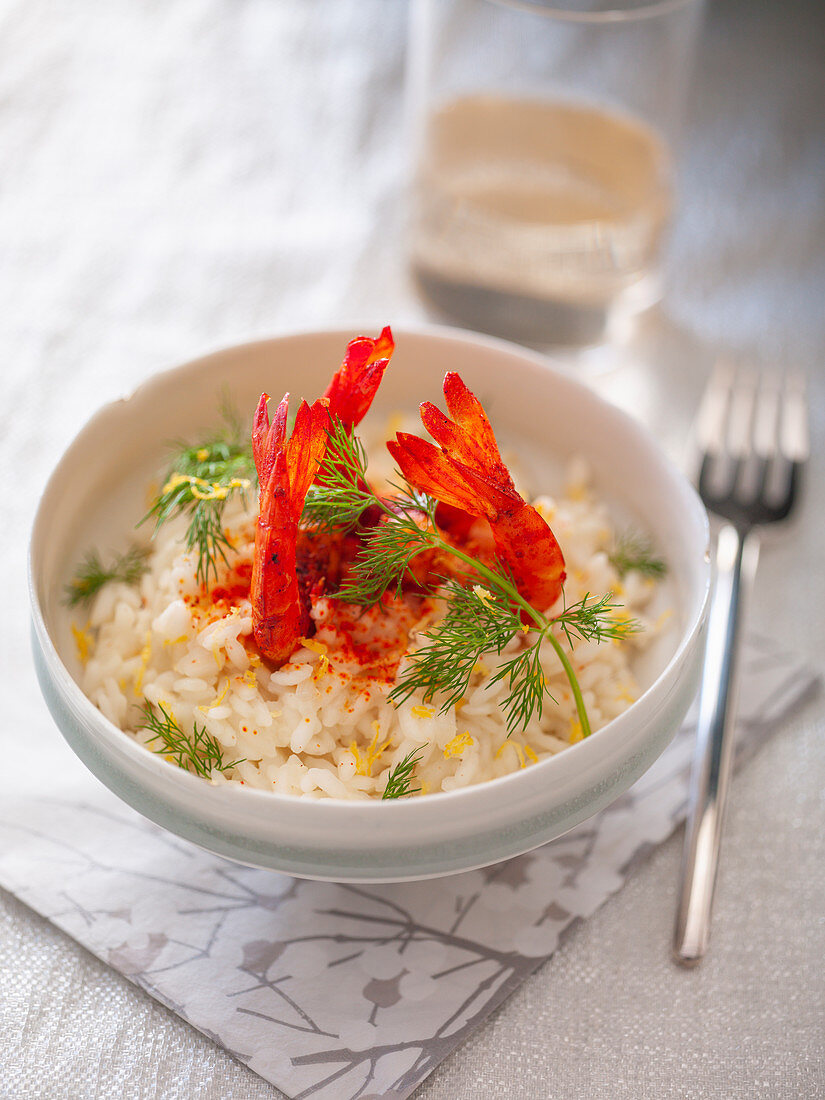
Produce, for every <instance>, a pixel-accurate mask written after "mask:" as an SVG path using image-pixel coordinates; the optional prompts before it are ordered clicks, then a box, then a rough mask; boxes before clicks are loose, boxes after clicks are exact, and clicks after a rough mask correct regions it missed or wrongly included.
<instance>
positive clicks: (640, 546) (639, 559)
mask: <svg viewBox="0 0 825 1100" xmlns="http://www.w3.org/2000/svg"><path fill="white" fill-rule="evenodd" d="M608 559H609V561H610V564H611V565H612V566H613V568H614V569H615V570H616V572H617V573H618V574H619V576H620V577H623V576H624V575H625V574H626V573H630V572H631V571H634V572H636V573H641V574H642V576H643V577H651V578H653V579H654V580H659V579H660V578H662V577H664V576H665V574H666V573H667V564H666V563H665V562H664V561H663V560H662V559H661V558H658V557H656V555H655V553H654V550H653V544H652V543H651V541H650V539H648V538H647V537H646V536H644V535H640V534H637V533H636V532H634V531H625V532H623V533H622V534H621V535H619V537H618V538H617V539H616V544H615V546H614V547H613V549H612V550H611V552H610V554H609V555H608Z"/></svg>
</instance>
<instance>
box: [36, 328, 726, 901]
mask: <svg viewBox="0 0 825 1100" xmlns="http://www.w3.org/2000/svg"><path fill="white" fill-rule="evenodd" d="M354 333H355V330H350V331H348V332H340V331H337V332H316V333H306V334H301V335H296V336H287V337H282V338H278V339H274V340H267V341H262V342H260V343H255V344H248V345H245V346H243V347H238V348H230V349H228V350H226V351H220V352H217V353H216V354H214V355H210V356H207V357H206V358H204V359H199V360H197V361H195V362H193V363H188V364H186V365H185V366H182V367H178V368H176V369H174V370H170V371H167V372H165V373H163V374H160V375H158V376H156V377H155V378H152V379H151V380H150V381H148V382H146V383H145V384H144V385H142V386H141V387H140V388H139V389H138V390H137V391H136V392H135V393H134V394H132V396H131V397H128V398H126V399H125V400H121V401H116V402H114V403H112V404H110V405H107V406H106V407H105V408H103V409H101V410H100V412H98V413H97V414H96V415H95V416H93V417H92V419H91V420H90V421H89V423H88V424H87V425H86V427H85V428H84V429H83V430H82V431H81V432H80V434H79V435H78V437H77V438H76V439H75V441H74V443H72V445H71V446H70V447H69V449H68V451H67V452H66V454H65V455H64V456H63V458H62V459H61V461H60V463H59V465H58V466H57V469H56V470H55V471H54V473H53V474H52V477H51V479H50V481H49V483H48V485H47V487H46V490H45V492H44V494H43V499H42V500H41V503H40V507H39V510H38V513H37V518H36V521H35V525H34V531H33V535H32V545H31V557H30V584H31V599H32V619H33V641H34V656H35V662H36V666H37V672H38V676H39V679H40V684H41V687H42V690H43V693H44V695H45V697H46V700H47V702H48V705H49V707H50V709H51V712H52V714H53V716H54V719H55V721H56V722H57V725H58V726H59V728H60V730H61V731H62V733H63V735H64V737H65V738H66V740H67V741H68V742H69V744H70V745H71V747H72V748H73V749H74V751H75V752H76V753H77V755H78V756H79V757H80V758H81V760H83V761H84V763H85V764H86V765H87V767H89V768H90V770H91V771H92V772H94V774H95V775H96V776H97V777H98V778H99V779H100V780H101V781H102V782H103V783H105V784H106V786H107V787H109V788H110V789H111V790H112V791H114V792H115V793H116V794H117V795H119V796H120V797H121V798H122V799H124V801H126V802H128V803H129V804H130V805H132V806H134V807H135V809H137V810H139V811H140V813H142V814H144V815H145V816H146V817H148V818H150V819H151V820H152V821H155V822H157V823H158V824H160V825H163V826H164V827H165V828H167V829H169V830H171V831H172V832H174V833H178V834H179V835H180V836H183V837H186V838H187V839H188V840H191V841H193V842H194V843H196V844H199V845H201V846H202V847H204V848H207V849H209V850H211V851H213V852H217V853H219V854H221V855H224V856H228V857H230V858H232V859H236V860H240V861H242V862H244V863H247V864H252V865H255V866H260V867H268V868H273V869H276V870H278V871H284V872H288V873H290V874H295V875H301V876H306V877H312V878H325V879H334V880H339V881H363V882H370V881H372V882H375V881H393V880H403V879H412V878H424V877H428V876H434V875H443V874H449V873H452V872H456V871H462V870H467V869H469V868H472V867H478V866H483V865H485V864H489V863H494V862H496V861H498V860H502V859H505V858H507V857H509V856H513V855H516V854H518V853H521V852H525V851H528V850H529V849H531V848H534V847H536V846H537V845H539V844H542V843H544V842H545V841H548V840H552V839H553V838H554V837H557V836H559V835H560V834H562V833H564V832H565V831H566V830H568V829H570V828H572V826H574V825H576V824H577V823H578V822H580V821H582V820H583V819H584V818H586V817H589V816H590V815H591V814H594V813H596V812H597V811H598V810H600V809H602V807H604V806H606V805H607V804H608V803H609V802H611V801H612V800H613V799H614V798H616V797H617V795H619V794H621V793H622V792H623V791H624V790H626V789H627V788H628V787H629V786H630V785H631V783H633V782H634V780H636V779H637V778H638V777H639V776H640V775H641V774H642V773H643V772H644V771H645V769H646V768H648V767H649V766H650V765H651V764H652V763H653V761H654V760H655V759H656V758H657V757H658V756H659V754H660V753H661V752H662V750H663V749H664V748H665V746H666V745H667V744H668V743H669V741H670V740H671V738H672V737H673V735H674V733H675V731H676V729H677V727H678V725H679V723H680V721H681V720H682V718H683V717H684V715H685V712H686V710H687V708H688V705H689V703H690V701H691V699H692V698H693V696H694V694H695V691H696V687H697V682H698V676H699V669H700V662H701V655H702V645H701V641H702V638H701V635H702V632H703V623H704V618H705V611H706V602H707V593H708V584H709V566H708V555H707V541H708V530H707V520H706V515H705V512H704V509H703V508H702V505H701V503H700V502H699V500H698V498H697V496H696V494H695V493H694V492H693V490H692V489H691V487H690V485H689V484H688V483H687V481H686V480H685V478H684V477H683V476H682V475H681V474H680V472H679V471H678V470H677V469H676V468H675V466H673V465H672V464H671V463H670V461H669V460H668V459H667V458H665V457H664V456H663V454H662V453H661V452H660V450H659V449H658V447H657V445H656V444H655V443H654V441H653V440H652V439H651V438H650V436H649V435H648V434H647V433H646V432H645V431H644V430H643V429H642V428H641V427H639V425H638V424H636V423H635V422H634V421H632V420H631V419H630V418H629V417H627V416H625V415H624V414H623V413H621V412H619V411H618V410H617V409H615V408H613V407H612V406H610V405H608V404H606V403H605V402H603V401H601V400H600V399H599V398H598V397H596V396H595V395H594V394H593V393H592V392H591V391H590V390H588V389H587V388H586V387H584V386H583V385H580V384H579V383H577V382H575V381H572V380H571V379H570V378H568V377H565V376H563V375H561V374H558V373H556V372H555V371H553V370H552V369H551V367H550V366H549V364H548V363H547V361H546V360H545V359H543V358H540V357H539V356H536V355H532V354H530V353H528V352H525V351H523V350H522V349H520V348H517V347H515V346H513V345H509V344H505V343H502V342H500V341H496V340H492V339H489V338H486V337H480V336H475V335H470V334H467V333H463V332H458V331H452V330H447V329H428V330H419V331H411V332H408V331H396V332H395V338H396V343H397V351H396V353H395V357H394V358H393V361H392V364H391V366H390V368H389V370H388V371H387V374H386V376H385V380H384V383H383V385H382V389H381V392H380V401H377V402H376V409H377V410H378V411H379V412H380V408H382V407H383V408H384V409H385V410H386V411H390V410H391V409H415V408H416V406H417V405H418V403H419V402H420V401H422V400H425V399H430V400H434V401H438V399H439V397H440V394H441V382H442V379H443V376H444V373H445V371H447V370H457V371H458V372H459V373H460V374H461V376H462V377H463V378H464V379H465V381H466V382H467V383H468V385H469V386H470V388H471V389H472V390H474V391H475V392H476V393H477V394H478V395H479V397H480V398H481V399H482V401H483V402H484V404H485V407H486V408H487V410H488V412H489V414H490V416H491V419H492V421H493V425H494V427H495V429H496V432H497V434H498V436H499V438H500V439H501V440H503V441H504V444H505V446H506V444H507V441H508V439H509V440H510V441H511V443H516V444H517V445H518V449H519V452H520V454H521V455H523V456H524V458H525V460H526V465H527V466H528V469H529V468H530V467H531V466H532V467H534V469H533V471H532V473H533V477H532V478H531V481H532V482H533V488H534V489H535V490H536V491H537V490H538V488H539V487H540V486H541V485H545V486H547V487H548V488H550V489H552V488H553V486H552V484H550V485H548V481H547V478H548V476H549V473H548V471H547V470H546V469H545V470H544V473H542V466H547V464H548V460H549V461H550V462H551V463H552V460H554V459H555V461H556V467H557V470H558V468H559V460H564V459H566V458H567V457H569V456H571V455H574V454H583V455H584V457H586V459H587V460H588V462H589V463H590V466H591V468H592V471H593V475H594V482H595V486H596V489H597V491H598V492H599V493H600V494H602V495H604V496H606V497H607V498H608V499H609V500H611V501H613V502H615V505H616V507H617V509H618V510H619V511H620V512H623V513H624V514H626V515H627V516H629V517H631V518H632V520H633V522H634V523H635V524H636V525H638V527H640V528H641V529H643V530H645V531H648V532H649V533H650V534H651V535H652V537H653V539H654V541H655V544H656V546H657V549H658V550H659V551H660V552H661V553H662V554H663V556H664V557H665V558H666V560H667V562H668V565H669V579H668V582H667V583H668V585H669V593H670V598H671V599H672V601H673V603H674V604H675V609H676V615H675V616H674V618H673V622H674V626H673V629H672V630H671V632H670V636H669V638H668V639H665V640H664V641H663V642H662V643H660V644H659V647H658V650H656V649H654V652H653V653H652V654H651V655H650V656H649V657H648V658H647V663H646V664H645V665H644V666H643V667H640V669H639V675H640V677H641V679H642V684H643V686H644V685H647V686H646V690H645V691H644V692H643V694H642V695H641V697H640V698H639V699H638V701H637V702H635V703H634V704H633V705H632V706H631V707H630V708H629V709H628V710H627V711H626V712H625V713H624V714H623V715H621V716H620V717H619V718H617V719H615V720H614V721H613V722H611V723H610V724H609V725H607V726H606V727H605V728H603V729H601V730H599V731H598V732H597V733H595V734H593V736H591V737H589V738H588V739H587V740H585V741H582V742H580V743H579V744H577V745H574V746H572V747H571V748H569V749H566V750H565V751H564V752H562V753H560V754H559V755H558V756H554V757H552V758H551V759H548V760H543V761H542V762H541V763H539V764H537V765H534V766H532V767H529V768H526V769H524V770H521V771H519V772H516V773H515V774H512V775H508V776H505V777H503V778H500V779H495V780H493V781H491V782H488V783H483V784H480V785H479V786H474V787H468V788H465V789H462V790H458V791H453V792H450V793H440V794H433V795H429V796H427V797H425V798H413V799H404V800H399V801H397V802H380V801H377V802H367V803H363V802H358V803H349V802H341V801H333V800H324V801H315V800H302V799H296V798H291V797H288V796H284V795H278V794H270V793H268V792H263V791H256V790H250V789H249V788H244V787H239V786H231V785H226V786H219V787H212V786H210V785H208V784H207V783H204V782H203V781H202V780H199V779H197V778H195V777H194V776H192V775H189V774H188V773H186V772H184V771H182V770H181V769H179V768H177V767H175V766H174V765H172V764H169V763H167V762H166V761H165V760H164V759H163V758H162V757H160V756H156V755H153V754H152V753H151V752H147V751H146V749H145V748H143V747H141V746H140V745H138V744H137V743H136V742H135V741H133V740H132V738H130V737H128V736H126V735H125V734H124V733H122V732H121V731H120V730H119V729H117V728H116V727H115V726H114V725H112V723H111V722H109V721H108V720H107V719H106V718H104V717H103V715H102V714H101V713H100V711H99V710H97V708H96V707H94V706H93V705H92V703H91V702H89V700H88V699H87V698H86V697H85V695H84V694H83V693H82V691H81V690H80V688H79V687H78V683H77V679H78V677H79V672H80V669H79V666H78V663H77V657H76V653H75V645H74V642H73V639H72V635H71V629H70V624H71V613H70V612H69V611H68V610H67V608H66V607H65V606H64V605H63V603H62V599H61V597H62V592H63V586H64V584H65V583H66V582H67V580H68V579H69V576H70V574H71V572H72V570H73V568H74V567H76V564H77V562H78V561H79V559H80V558H81V557H82V555H83V553H84V552H85V551H86V550H88V549H89V548H90V547H98V548H99V549H101V550H103V551H108V550H109V549H110V548H117V547H121V548H122V547H123V546H125V545H127V544H128V542H129V541H130V538H131V537H132V531H133V527H134V522H135V519H136V518H137V517H139V516H140V515H141V514H142V512H143V509H144V505H145V491H146V484H147V483H148V482H149V481H150V480H152V479H153V478H156V477H157V475H158V472H159V469H160V468H161V467H162V465H163V463H164V460H165V454H166V449H167V446H168V441H169V440H171V439H176V438H190V439H197V438H198V434H199V432H201V431H202V430H203V429H204V428H207V429H208V428H212V427H214V426H215V423H216V420H217V414H216V408H217V403H218V397H219V395H220V393H221V391H222V390H223V388H224V387H226V386H227V385H228V386H229V388H230V390H231V394H232V398H233V401H234V403H235V404H236V406H237V407H238V408H240V409H248V410H252V409H254V407H255V404H256V402H257V399H258V397H259V395H260V393H261V391H262V390H264V389H265V390H266V391H267V392H268V393H270V394H273V395H274V396H275V397H276V398H279V397H280V395H281V394H282V393H283V392H284V391H285V390H287V389H288V390H290V391H291V392H292V394H293V396H294V397H298V396H306V397H308V398H309V399H312V398H314V397H315V396H317V395H318V394H320V393H322V392H323V390H324V388H325V386H326V384H327V382H328V380H329V378H330V376H331V374H332V372H333V371H334V370H335V369H336V368H337V366H338V364H339V363H340V360H341V358H342V355H343V351H344V347H345V344H346V342H347V340H348V339H350V338H351V336H352V335H354ZM542 478H543V480H542Z"/></svg>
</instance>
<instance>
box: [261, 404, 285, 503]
mask: <svg viewBox="0 0 825 1100" xmlns="http://www.w3.org/2000/svg"><path fill="white" fill-rule="evenodd" d="M288 414H289V394H288V393H285V394H284V396H283V398H282V399H281V403H280V404H279V405H278V408H277V409H276V410H275V416H274V417H273V420H272V423H271V424H270V423H269V394H268V393H262V394H261V399H260V401H259V402H258V407H257V409H256V410H255V417H254V419H253V421H252V458H253V460H254V462H255V469H256V471H257V473H258V483H259V484H260V486H261V491H263V490H264V489H265V488H266V486H267V485H268V484H269V479H270V476H271V474H272V466H273V463H274V461H275V455H277V453H278V452H279V451H280V450H281V449H282V447H283V445H284V437H285V435H286V421H287V416H288Z"/></svg>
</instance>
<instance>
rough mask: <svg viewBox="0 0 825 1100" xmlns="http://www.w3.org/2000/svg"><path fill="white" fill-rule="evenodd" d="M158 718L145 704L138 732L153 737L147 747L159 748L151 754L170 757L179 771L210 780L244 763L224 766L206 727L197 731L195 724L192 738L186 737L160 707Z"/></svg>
mask: <svg viewBox="0 0 825 1100" xmlns="http://www.w3.org/2000/svg"><path fill="white" fill-rule="evenodd" d="M157 709H158V710H159V711H160V716H158V715H157V714H156V713H155V711H154V709H153V707H152V704H151V703H150V702H149V701H148V700H144V703H143V707H142V708H141V710H142V713H143V721H142V722H141V724H140V725H139V726H138V727H137V728H138V729H139V730H148V731H149V732H150V733H151V734H152V736H151V737H150V738H149V741H148V744H150V745H151V744H152V743H153V742H154V743H156V744H158V746H159V747H158V748H156V749H152V752H155V753H157V754H158V755H159V756H169V757H171V758H172V760H173V762H174V763H175V764H177V766H178V767H179V768H183V769H184V771H190V772H193V773H194V774H195V775H199V776H200V777H201V778H202V779H210V778H211V776H212V772H213V771H219V772H227V771H229V770H230V769H232V768H234V767H235V766H236V765H237V764H243V762H244V761H243V760H242V759H241V760H232V761H230V762H229V763H226V762H225V761H224V758H223V751H222V749H221V746H220V744H219V743H218V741H217V739H216V738H215V737H213V736H212V735H211V734H210V733H207V732H206V726H201V728H200V729H198V724H197V722H195V723H194V728H193V731H192V733H191V734H189V733H186V732H185V731H184V730H183V728H182V727H181V725H180V723H179V722H178V720H177V719H176V718H175V716H174V715H173V714H172V711H171V710H168V709H167V708H166V707H165V706H164V705H163V703H158V705H157Z"/></svg>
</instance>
